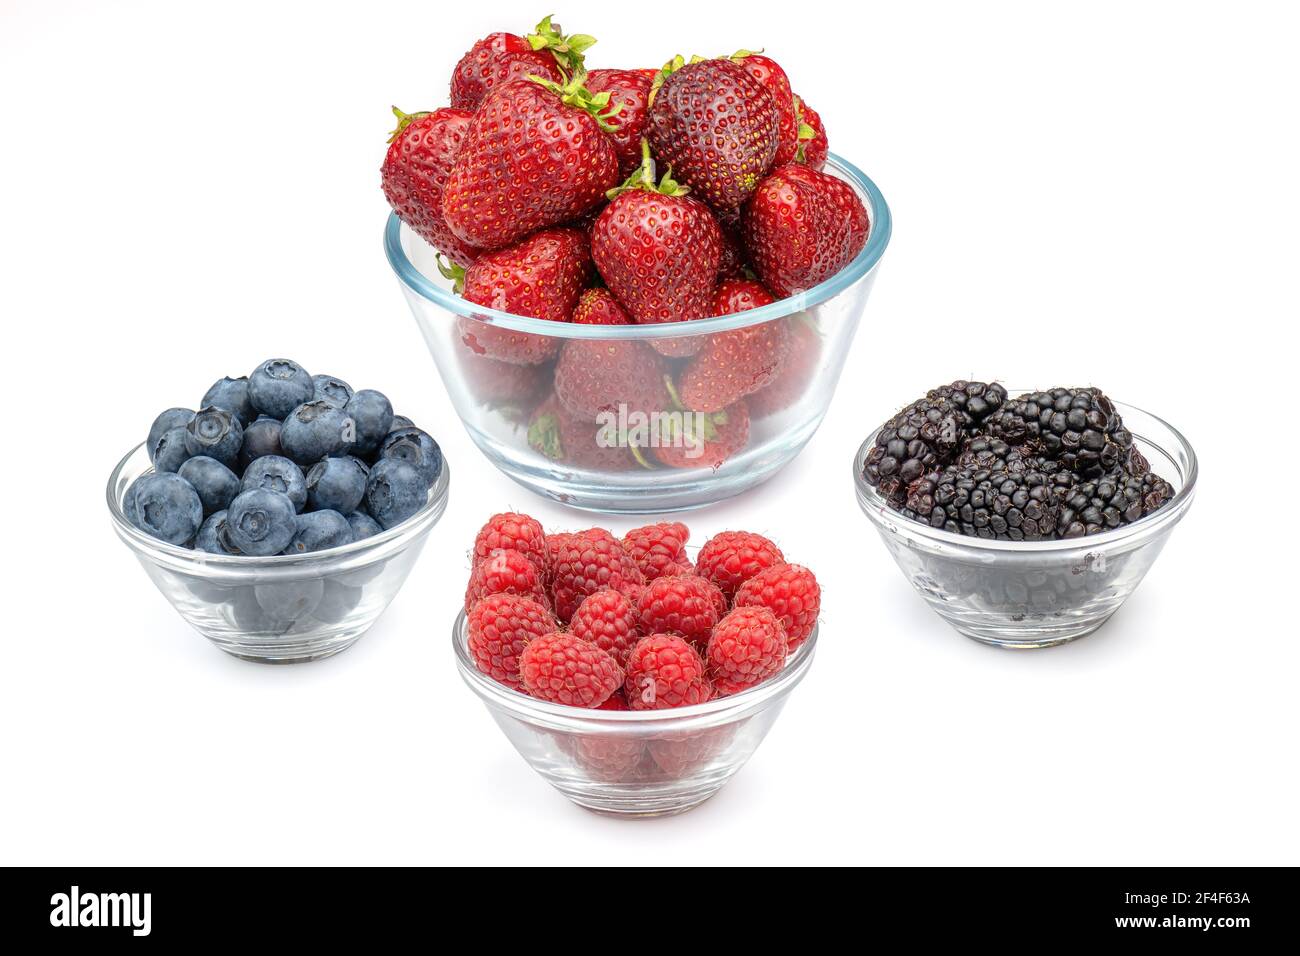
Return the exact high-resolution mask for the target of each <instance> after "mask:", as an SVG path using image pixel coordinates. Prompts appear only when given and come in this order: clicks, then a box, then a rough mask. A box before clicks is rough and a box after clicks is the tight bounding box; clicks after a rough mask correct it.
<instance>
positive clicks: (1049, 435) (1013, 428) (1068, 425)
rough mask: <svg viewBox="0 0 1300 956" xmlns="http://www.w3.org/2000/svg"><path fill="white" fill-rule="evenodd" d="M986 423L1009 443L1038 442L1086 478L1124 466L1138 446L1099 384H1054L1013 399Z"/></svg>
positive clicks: (1053, 456)
mask: <svg viewBox="0 0 1300 956" xmlns="http://www.w3.org/2000/svg"><path fill="white" fill-rule="evenodd" d="M986 426H987V431H988V434H989V435H990V436H992V437H994V438H1000V439H1002V440H1003V441H1005V442H1007V443H1009V444H1012V445H1020V444H1024V443H1026V442H1034V443H1035V444H1036V445H1037V446H1038V447H1040V448H1041V449H1042V452H1043V454H1044V455H1046V456H1047V457H1048V458H1051V459H1053V460H1054V461H1058V462H1060V463H1061V464H1062V465H1064V466H1065V467H1066V468H1069V469H1070V470H1071V471H1073V472H1076V473H1077V474H1079V475H1081V476H1083V477H1086V478H1100V477H1102V476H1104V475H1106V474H1108V473H1110V472H1111V471H1112V470H1113V469H1114V468H1115V467H1116V466H1119V465H1123V464H1124V463H1125V462H1126V461H1127V459H1128V456H1129V451H1130V449H1131V448H1132V446H1133V436H1132V435H1130V434H1129V432H1128V430H1127V429H1126V428H1125V427H1124V423H1123V421H1122V420H1121V419H1120V415H1119V412H1117V411H1116V410H1115V406H1114V405H1113V404H1112V403H1111V400H1110V399H1109V398H1107V397H1106V396H1105V395H1103V394H1102V393H1101V390H1100V389H1096V388H1054V389H1052V390H1050V391H1047V392H1030V393H1028V394H1026V395H1021V396H1020V397H1019V398H1013V399H1008V400H1007V401H1005V402H1004V403H1003V404H1002V407H1001V408H1000V409H999V410H998V411H996V412H995V413H993V414H992V415H990V416H989V418H988V420H987V422H986ZM1139 457H1140V456H1139Z"/></svg>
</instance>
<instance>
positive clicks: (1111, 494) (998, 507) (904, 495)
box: [862, 381, 1174, 541]
mask: <svg viewBox="0 0 1300 956" xmlns="http://www.w3.org/2000/svg"><path fill="white" fill-rule="evenodd" d="M862 471H863V477H865V478H866V480H867V482H868V483H869V484H872V485H874V486H875V487H876V489H877V490H878V491H879V492H880V494H881V495H882V496H884V498H885V500H886V501H888V503H889V506H890V507H891V508H893V509H895V510H896V511H898V512H899V513H900V514H902V515H904V516H905V517H908V518H911V519H913V520H915V521H922V522H924V523H926V524H928V525H930V526H931V527H933V528H942V529H944V530H945V531H951V532H953V533H954V534H963V535H968V536H971V537H976V538H993V539H997V540H1001V541H1050V540H1053V539H1056V538H1078V537H1083V536H1084V535H1090V534H1097V533H1098V532H1100V531H1108V530H1110V529H1111V528H1118V527H1121V526H1122V525H1126V524H1131V523H1133V522H1134V521H1137V520H1138V519H1140V518H1143V517H1145V516H1146V515H1149V514H1151V513H1152V512H1153V511H1155V510H1156V509H1158V508H1160V507H1161V506H1162V505H1164V504H1165V502H1167V501H1168V500H1169V499H1170V498H1172V497H1173V495H1174V489H1173V487H1172V486H1170V484H1169V482H1167V481H1165V480H1164V479H1163V478H1161V477H1160V476H1159V475H1157V474H1155V473H1154V472H1152V471H1151V466H1150V464H1149V463H1148V462H1147V460H1146V458H1144V457H1143V455H1142V453H1141V452H1140V451H1138V449H1137V448H1136V447H1135V446H1134V445H1133V436H1132V435H1131V434H1129V431H1128V429H1126V428H1125V427H1124V422H1123V420H1122V419H1121V418H1120V414H1119V412H1118V411H1117V410H1116V409H1115V406H1114V404H1113V403H1112V402H1111V400H1110V399H1109V398H1107V397H1106V396H1105V395H1104V394H1102V392H1101V390H1100V389H1096V388H1053V389H1049V390H1047V391H1044V392H1029V393H1026V394H1024V395H1021V396H1019V397H1018V398H1011V397H1009V396H1008V395H1007V390H1006V389H1005V388H1003V387H1002V386H1001V385H998V384H997V383H996V382H995V383H992V384H985V383H983V382H964V381H957V382H953V383H952V384H951V385H942V386H940V387H939V388H935V389H931V390H930V391H929V392H928V393H926V395H925V397H924V398H920V399H917V400H916V401H915V402H912V404H910V405H908V406H907V407H906V408H904V409H903V410H902V411H901V412H899V413H898V414H897V415H895V416H894V417H893V418H891V419H890V420H889V421H887V422H885V424H884V425H882V426H881V428H880V434H879V435H878V436H877V437H876V442H875V444H874V445H873V446H872V448H871V450H870V451H869V452H868V453H867V457H866V461H865V463H864V465H863V469H862Z"/></svg>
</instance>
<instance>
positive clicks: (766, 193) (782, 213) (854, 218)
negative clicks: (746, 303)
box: [745, 163, 870, 299]
mask: <svg viewBox="0 0 1300 956" xmlns="http://www.w3.org/2000/svg"><path fill="white" fill-rule="evenodd" d="M869 229H870V223H869V222H868V220H867V210H866V208H865V207H864V206H863V205H862V200H860V199H858V196H857V193H855V192H854V191H853V187H851V186H850V185H849V184H848V183H846V182H844V181H843V180H842V179H836V178H835V177H834V176H829V175H827V174H826V173H819V172H817V170H815V169H813V168H812V167H810V166H805V165H803V164H802V163H788V164H786V165H785V166H782V167H781V168H779V169H777V170H775V171H774V172H773V173H772V175H770V176H768V177H767V178H766V179H764V180H763V182H762V184H761V185H760V186H759V187H758V189H757V190H756V191H755V193H754V196H753V198H752V199H751V200H750V201H749V205H748V206H747V207H746V209H745V249H746V251H747V252H748V253H749V261H750V262H751V263H752V264H753V266H754V268H755V269H756V270H757V272H758V275H759V278H761V279H762V280H763V284H764V285H765V286H767V287H768V288H769V289H771V290H772V293H773V294H774V295H777V296H780V297H781V298H783V299H784V298H787V297H788V296H792V295H794V294H795V293H796V292H802V291H803V290H805V289H810V288H812V287H813V286H815V285H817V284H818V283H819V282H822V281H824V280H826V279H829V278H830V277H831V276H833V275H835V273H837V272H839V271H840V270H841V269H843V268H844V267H845V266H846V265H848V264H849V263H850V262H851V261H853V257H854V256H856V255H857V254H858V253H859V252H861V251H862V247H863V246H864V245H866V242H867V232H868V230H869Z"/></svg>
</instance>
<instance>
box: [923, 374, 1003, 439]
mask: <svg viewBox="0 0 1300 956" xmlns="http://www.w3.org/2000/svg"><path fill="white" fill-rule="evenodd" d="M925 397H926V398H928V399H929V400H930V401H932V402H934V401H948V402H952V403H953V404H954V405H956V406H957V407H958V408H960V409H961V411H962V419H963V422H964V423H965V425H966V427H967V428H973V427H975V426H978V425H979V424H980V423H981V422H983V421H984V419H986V418H988V417H989V416H990V415H992V414H993V413H994V412H996V411H997V410H998V409H999V408H1001V407H1002V403H1003V402H1005V401H1006V400H1007V390H1006V389H1005V388H1003V387H1002V386H1001V385H999V384H998V383H997V382H992V383H990V384H985V383H984V382H966V381H963V380H961V379H958V380H957V381H955V382H953V383H952V384H951V385H940V386H939V387H938V388H932V389H930V391H929V392H928V393H926V396H925Z"/></svg>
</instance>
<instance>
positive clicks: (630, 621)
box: [569, 590, 641, 666]
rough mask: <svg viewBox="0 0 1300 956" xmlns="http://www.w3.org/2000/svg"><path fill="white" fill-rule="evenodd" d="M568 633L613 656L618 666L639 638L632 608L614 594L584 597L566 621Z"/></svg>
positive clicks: (629, 600)
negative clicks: (567, 621)
mask: <svg viewBox="0 0 1300 956" xmlns="http://www.w3.org/2000/svg"><path fill="white" fill-rule="evenodd" d="M569 633H570V634H572V635H573V636H574V637H577V638H581V639H582V640H584V641H590V642H591V643H592V644H595V645H596V646H597V647H599V648H600V649H601V650H602V651H608V652H609V653H610V654H613V655H614V659H615V660H616V661H618V663H619V666H622V665H624V664H626V663H627V655H628V652H629V651H631V650H632V645H633V644H635V643H636V642H637V641H638V640H639V639H640V637H641V629H640V616H639V615H638V614H637V609H636V604H634V603H633V602H632V599H631V598H629V597H628V596H627V595H626V594H622V593H620V592H618V591H610V590H606V591H597V592H596V593H595V594H591V595H588V596H587V597H586V598H584V599H583V601H582V603H581V604H579V605H578V609H577V610H576V611H574V612H573V617H572V618H571V619H570V620H569Z"/></svg>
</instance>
